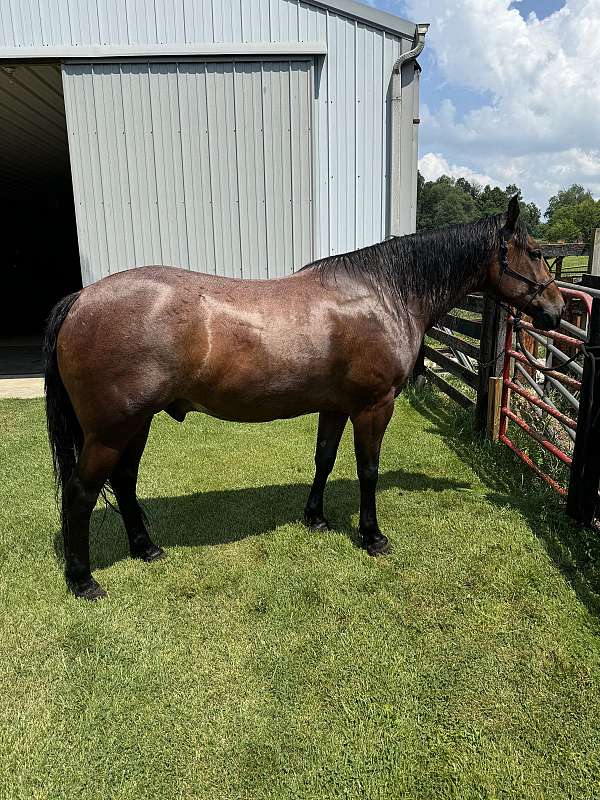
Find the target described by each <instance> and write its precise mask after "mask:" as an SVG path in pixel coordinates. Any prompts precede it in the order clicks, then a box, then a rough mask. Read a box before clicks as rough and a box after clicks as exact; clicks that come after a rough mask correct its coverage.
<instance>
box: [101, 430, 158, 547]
mask: <svg viewBox="0 0 600 800" xmlns="http://www.w3.org/2000/svg"><path fill="white" fill-rule="evenodd" d="M151 422H152V420H151V419H149V420H148V422H146V423H144V426H143V427H142V428H141V429H140V431H139V432H138V433H137V434H136V435H135V436H134V437H133V439H132V440H131V441H130V442H129V444H128V445H127V447H126V448H125V450H124V451H123V455H122V456H121V458H120V460H119V463H118V464H117V466H116V467H115V469H114V470H113V472H112V475H111V476H110V484H111V486H112V489H113V491H114V493H115V497H116V498H117V503H118V504H119V510H120V512H121V515H122V517H123V523H124V524H125V530H126V531H127V538H128V539H129V551H130V553H131V557H132V558H141V559H142V560H143V561H156V560H157V559H159V558H162V557H163V556H164V555H165V553H164V550H162V549H161V548H160V547H157V546H156V545H155V544H154V542H153V541H152V540H151V539H150V536H149V535H148V531H147V529H146V520H145V518H144V512H143V511H142V509H141V507H140V504H139V503H138V500H137V497H136V493H135V489H136V484H137V478H138V470H139V466H140V460H141V458H142V454H143V452H144V448H145V447H146V442H147V440H148V432H149V430H150V423H151Z"/></svg>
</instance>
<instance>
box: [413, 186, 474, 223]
mask: <svg viewBox="0 0 600 800" xmlns="http://www.w3.org/2000/svg"><path fill="white" fill-rule="evenodd" d="M417 188H418V194H417V228H419V229H422V228H438V227H440V226H441V225H449V224H450V223H454V222H472V221H473V220H474V219H477V204H476V202H475V200H474V199H473V197H472V196H471V195H470V194H469V193H467V192H466V191H464V189H463V188H462V187H460V186H457V182H456V181H455V180H454V178H451V177H450V176H449V175H442V176H441V177H440V178H438V179H437V180H436V181H425V180H423V177H422V176H421V177H420V179H419V180H418V181H417Z"/></svg>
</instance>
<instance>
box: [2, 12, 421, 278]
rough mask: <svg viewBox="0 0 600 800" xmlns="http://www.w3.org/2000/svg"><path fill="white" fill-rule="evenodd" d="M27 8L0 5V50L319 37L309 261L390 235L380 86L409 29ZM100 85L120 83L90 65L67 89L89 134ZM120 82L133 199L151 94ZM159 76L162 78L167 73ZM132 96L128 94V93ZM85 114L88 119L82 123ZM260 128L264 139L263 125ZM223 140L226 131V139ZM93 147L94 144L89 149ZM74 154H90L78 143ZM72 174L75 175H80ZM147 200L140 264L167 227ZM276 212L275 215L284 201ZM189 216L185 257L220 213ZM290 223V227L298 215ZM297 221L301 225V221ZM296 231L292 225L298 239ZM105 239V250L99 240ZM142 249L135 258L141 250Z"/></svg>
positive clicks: (407, 87) (409, 83)
mask: <svg viewBox="0 0 600 800" xmlns="http://www.w3.org/2000/svg"><path fill="white" fill-rule="evenodd" d="M26 5H27V9H28V10H27V13H25V11H24V6H23V0H0V57H1V47H2V46H3V45H4V46H7V47H8V46H27V45H30V46H34V45H44V46H52V45H70V46H74V47H77V46H86V45H89V46H92V45H94V46H103V45H107V46H108V45H141V46H143V45H157V46H160V45H161V44H164V45H166V44H177V43H178V44H194V43H206V44H210V43H219V42H225V43H227V42H230V43H232V44H233V45H236V46H237V45H239V44H240V43H243V42H254V43H261V42H263V43H265V42H272V43H285V42H299V43H301V42H324V43H326V46H327V56H326V57H325V58H320V57H319V58H316V59H315V69H314V75H315V87H314V96H313V101H312V106H313V107H312V121H313V157H312V167H313V173H314V189H315V194H314V213H313V214H312V220H313V225H314V256H315V257H322V256H326V255H329V254H333V253H340V252H344V251H348V250H353V249H355V248H357V247H360V246H363V245H368V244H372V243H374V242H378V241H381V240H382V239H383V238H384V237H385V236H386V235H387V234H388V233H389V226H388V215H389V197H388V193H389V190H390V186H389V183H390V176H389V175H388V170H389V165H390V144H391V141H390V137H391V131H390V100H389V96H388V93H389V87H390V78H391V73H392V68H393V65H394V63H395V61H396V59H397V58H398V56H399V55H400V53H401V52H405V51H406V50H408V49H410V47H411V46H412V38H411V36H412V34H410V33H407V35H406V36H403V35H401V34H400V33H392V32H390V31H389V29H388V30H385V29H384V28H383V27H378V26H377V25H376V24H373V25H371V24H369V23H365V22H361V21H360V20H359V19H357V18H356V17H352V16H351V15H345V14H344V13H342V12H338V11H335V10H333V9H331V8H326V7H321V6H319V5H318V4H317V5H313V4H311V3H308V2H302V0H178V2H177V3H170V2H168V1H167V0H87V2H68V3H67V2H65V0H35V2H34V0H26ZM324 5H326V3H325V4H324ZM337 5H343V4H342V3H337ZM174 60H176V59H174ZM130 68H131V69H132V70H134V73H135V70H136V69H139V67H138V65H135V64H132V65H131V67H130ZM74 69H75V67H74V66H68V67H67V70H74ZM403 73H404V81H403V86H402V124H401V128H402V130H401V134H400V148H401V151H402V165H401V176H400V181H399V186H397V187H394V191H396V192H399V194H400V225H401V227H400V230H401V232H402V233H410V232H411V231H412V230H414V224H415V222H414V220H415V200H416V169H417V153H416V135H417V126H415V125H414V124H413V118H414V117H417V116H418V105H417V103H418V99H417V95H416V81H414V80H412V70H411V69H408V68H405V70H403ZM102 80H106V81H107V84H108V83H110V84H111V85H112V84H114V83H115V81H116V80H117V79H116V77H114V76H113V77H110V75H109V76H104V75H102V73H101V71H100V70H98V71H97V73H96V75H95V76H91V75H90V76H89V77H88V79H87V83H86V79H85V78H84V76H82V77H81V79H80V81H79V85H78V86H77V87H75V86H73V88H72V92H71V93H72V94H73V95H77V96H78V97H79V99H80V101H81V102H83V103H84V106H83V108H81V109H79V110H78V109H75V108H73V109H72V112H71V114H70V117H72V118H73V119H78V120H79V123H80V124H81V126H83V127H85V126H88V125H89V126H90V127H91V129H93V126H94V125H95V104H94V103H92V104H91V106H90V104H89V100H84V98H83V88H84V86H88V88H89V85H90V84H91V83H92V82H94V83H95V85H97V84H99V83H100V81H102ZM119 80H121V81H125V84H126V85H127V87H128V88H127V90H126V92H125V93H123V94H119V96H120V97H121V96H122V97H123V113H124V114H125V116H126V119H129V123H128V124H129V128H128V129H130V128H131V125H134V124H137V125H139V127H140V130H141V131H143V136H142V138H141V140H140V141H139V142H136V143H128V147H127V163H126V164H124V163H121V162H119V164H118V166H119V168H121V169H125V170H126V171H128V172H130V173H131V174H132V177H130V178H129V185H130V186H131V187H133V188H132V191H133V192H134V194H135V192H136V191H137V192H138V194H139V193H140V192H141V191H142V190H141V188H140V182H142V181H143V180H144V176H145V173H146V169H147V168H152V160H153V152H154V150H153V146H152V137H151V134H150V133H149V127H148V126H149V124H150V123H148V121H147V120H146V121H145V122H143V123H142V122H139V121H137V120H138V117H139V116H140V115H141V114H142V113H144V114H146V116H147V117H148V115H150V114H151V113H152V112H151V109H150V105H149V103H150V101H149V90H148V88H147V86H146V87H144V84H143V81H142V82H140V81H139V80H137V79H134V78H130V77H126V68H125V67H123V71H122V74H121V77H120V78H119ZM163 80H164V82H168V80H167V79H166V78H165V79H163ZM171 80H172V79H171ZM210 80H212V78H211V79H210ZM252 80H256V78H255V77H254V78H253V79H252ZM177 81H178V82H179V84H180V86H181V85H182V84H185V83H186V81H187V82H189V80H188V78H187V77H186V76H185V75H184V74H183V73H182V72H181V70H180V72H179V75H178V77H177ZM209 82H210V81H209ZM249 82H252V81H249ZM129 92H130V93H131V97H127V96H126V95H127V94H128V93H129ZM104 96H105V92H104V90H102V91H101V90H100V87H99V86H98V97H99V99H100V102H103V99H104ZM245 98H246V95H245V94H244V99H245ZM193 102H194V101H193V100H191V101H190V103H192V105H190V106H183V108H184V116H185V110H186V109H187V110H188V113H190V114H193V113H194V112H193V108H194V106H193ZM198 102H199V111H198V113H200V114H202V113H207V112H206V111H205V109H204V105H203V104H202V103H201V102H200V101H198ZM67 103H68V98H67ZM161 108H162V107H161ZM153 109H155V107H154V106H153ZM88 113H91V114H92V116H91V117H90V119H89V120H88V119H87V115H88ZM154 113H156V110H154ZM226 113H227V108H226V107H225V106H224V107H223V108H221V109H220V110H219V114H220V115H221V117H222V118H223V119H225V116H224V115H225V114H226ZM248 113H250V112H248ZM148 119H150V117H148ZM199 127H200V128H201V127H202V126H201V125H200V126H199ZM90 135H91V134H90ZM265 135H267V136H268V135H269V133H268V131H267V130H266V129H265ZM164 136H167V133H165V134H164ZM182 137H183V141H182V145H181V146H182V148H183V150H184V152H186V153H188V155H187V161H186V162H185V163H190V159H191V155H189V150H190V148H199V147H200V143H197V144H194V143H191V142H189V141H188V140H187V139H186V138H185V135H184V134H182ZM228 141H229V139H227V137H225V142H228ZM206 146H207V145H206ZM223 146H224V145H223ZM246 146H247V149H243V151H238V152H237V153H236V155H237V158H238V159H239V160H240V162H241V163H243V162H244V160H245V159H247V158H250V157H253V158H254V159H255V161H256V163H257V164H259V159H260V152H255V153H254V155H253V156H252V152H251V151H252V147H253V145H252V143H251V142H249V141H248V142H247V143H246ZM78 147H79V146H78V144H77V143H76V142H74V141H73V140H72V148H73V152H72V154H71V157H72V159H73V162H74V165H75V169H76V170H78V169H79V167H78V165H77V163H76V162H77V159H78V156H77V153H78V152H79V150H78ZM186 148H187V150H186ZM90 149H92V150H93V148H92V147H91V145H90ZM131 149H133V151H134V152H135V153H136V154H138V155H139V157H140V158H141V159H142V160H141V161H136V159H135V158H132V157H131V153H130V151H131ZM213 149H214V143H213ZM259 149H260V148H259ZM208 152H210V150H209V151H208ZM81 157H84V158H85V157H87V152H86V151H85V150H84V151H82V153H81ZM105 171H106V170H105ZM116 174H117V173H116V172H115V171H114V170H111V171H110V174H109V175H107V176H104V175H103V176H102V178H103V180H107V179H109V180H111V181H112V180H113V178H114V177H115V176H116ZM74 177H75V180H76V176H74ZM168 177H169V176H168ZM275 177H277V176H275ZM183 180H184V181H187V182H188V185H189V182H190V181H192V182H194V185H199V186H201V187H202V188H201V189H198V191H201V192H204V191H206V187H205V186H204V185H203V184H202V181H205V180H206V178H205V176H204V173H200V172H198V170H197V169H196V172H191V173H190V172H185V174H184V175H183ZM224 180H225V177H224V176H222V175H221V173H219V175H218V181H219V182H218V184H217V186H216V190H217V191H218V192H219V191H221V183H222V182H223V181H224ZM302 180H304V174H303V175H302ZM94 186H95V187H96V188H95V191H96V192H97V193H98V192H100V193H102V192H103V191H104V190H103V189H102V190H101V189H99V188H98V187H99V184H98V183H96V184H94ZM136 186H138V188H137V189H135V187H136ZM167 188H168V187H167ZM242 190H244V191H246V192H251V191H252V185H251V182H250V184H249V183H248V179H242V182H241V186H240V191H242ZM80 191H83V192H85V193H86V194H90V193H91V192H92V190H90V189H89V188H88V187H81V188H80ZM106 191H107V194H109V195H111V194H113V189H112V187H111V186H107V187H106ZM157 191H162V192H163V193H164V191H166V189H165V187H163V186H162V184H160V185H159V186H155V187H154V188H153V189H152V192H157ZM170 191H174V190H170ZM187 196H188V195H187V190H186V197H187ZM194 197H195V195H194ZM96 199H97V200H99V199H101V198H96ZM151 202H152V203H153V202H154V201H153V200H152V201H151V198H149V197H146V198H140V205H139V207H138V209H137V210H136V211H135V212H134V213H135V214H137V217H138V223H136V225H134V230H136V229H137V224H139V221H143V222H144V223H145V224H146V225H148V226H150V227H151V230H152V236H151V237H149V239H148V241H150V240H151V241H152V249H150V248H149V245H148V243H147V241H146V239H145V238H144V243H143V246H142V245H141V244H140V243H138V241H137V238H136V239H134V246H135V248H136V251H135V257H136V260H137V259H138V258H139V257H143V258H144V260H147V257H148V250H149V251H150V253H155V252H157V247H160V243H161V241H162V240H163V239H164V237H165V231H164V230H162V229H161V230H159V227H158V221H157V215H156V207H155V206H153V207H152V208H150V205H151ZM276 211H277V213H278V214H280V215H282V214H283V210H282V209H280V208H278V209H276ZM185 213H186V214H187V215H188V216H189V215H193V216H195V219H196V220H197V226H198V230H197V231H196V232H194V233H192V234H190V238H191V241H190V242H188V243H187V244H186V245H185V246H186V247H188V248H190V249H191V252H192V253H193V252H194V248H195V247H197V245H196V244H195V241H196V239H197V238H201V237H202V235H203V234H202V230H201V228H200V226H201V225H204V226H205V229H206V230H209V229H210V226H211V225H212V226H216V227H217V229H218V230H220V227H219V226H222V224H223V220H222V219H221V217H220V216H219V215H218V214H217V215H216V218H215V219H213V217H212V215H208V214H206V213H205V210H203V209H200V210H199V209H197V208H196V207H195V206H194V207H193V208H192V207H191V206H190V207H188V204H187V203H186V211H185ZM200 213H202V219H201V221H200V216H199V214H200ZM96 216H97V215H96ZM109 217H110V215H109ZM94 219H95V215H94V214H92V213H91V212H90V224H92V223H93V222H94ZM251 219H252V215H250V216H249V217H246V218H244V219H243V220H242V229H241V230H240V238H241V239H242V240H243V241H244V242H245V244H246V245H247V243H248V241H249V242H250V244H249V245H248V246H250V247H253V248H255V249H256V250H257V252H261V251H260V248H261V247H263V248H265V247H266V246H267V245H266V244H265V233H264V231H262V229H261V227H260V225H261V223H260V220H259V221H258V222H257V223H256V225H257V226H258V229H257V230H255V229H254V223H252V224H251V222H250V220H251ZM282 220H283V221H282V224H286V223H285V215H283V217H282ZM293 220H294V224H296V216H295V215H294V216H293ZM98 224H99V221H98ZM178 224H179V225H180V224H181V222H180V220H179V218H178V217H176V216H175V217H174V219H173V221H172V223H170V225H175V228H173V227H171V228H170V229H169V236H172V235H173V233H172V231H173V230H175V229H176V226H177V225H178ZM226 224H227V226H228V227H229V226H230V224H231V223H230V222H229V220H226ZM234 224H236V223H234ZM301 224H302V226H304V225H305V224H307V223H306V222H305V219H304V217H302V223H301ZM297 232H298V228H297V227H296V228H295V229H294V236H296V235H297ZM274 236H275V232H274V231H272V230H271V226H269V227H268V229H267V232H266V237H267V239H266V241H267V243H268V245H269V247H270V251H271V252H273V251H276V250H277V246H278V244H277V241H276V240H273V237H274ZM244 237H245V238H244ZM100 240H101V236H100V235H99V236H98V249H101V244H100ZM157 243H158V244H157ZM103 246H104V247H105V248H106V247H108V245H106V244H105V245H103ZM183 246H184V245H182V247H183ZM223 247H225V245H223ZM140 248H141V256H138V251H139V250H140ZM173 250H174V251H175V248H173ZM213 257H214V259H215V263H221V262H219V260H218V259H219V257H221V259H222V258H223V257H222V256H219V254H218V253H217V254H215V255H214V256H213ZM257 263H259V262H257ZM260 263H263V262H260Z"/></svg>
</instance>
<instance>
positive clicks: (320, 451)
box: [315, 442, 337, 474]
mask: <svg viewBox="0 0 600 800" xmlns="http://www.w3.org/2000/svg"><path fill="white" fill-rule="evenodd" d="M336 455H337V448H334V447H332V446H331V445H329V444H327V442H323V443H321V442H319V444H318V445H317V450H316V453H315V467H316V468H317V471H318V472H325V473H327V474H329V473H330V472H331V471H332V469H333V466H334V464H335V457H336Z"/></svg>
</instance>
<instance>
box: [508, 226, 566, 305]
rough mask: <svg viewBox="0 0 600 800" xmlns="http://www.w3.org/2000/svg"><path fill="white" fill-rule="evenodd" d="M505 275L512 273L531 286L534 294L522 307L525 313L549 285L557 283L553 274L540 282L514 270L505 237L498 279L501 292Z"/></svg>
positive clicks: (511, 275) (511, 274)
mask: <svg viewBox="0 0 600 800" xmlns="http://www.w3.org/2000/svg"><path fill="white" fill-rule="evenodd" d="M505 275H510V277H511V278H516V279H517V280H519V281H521V282H522V283H525V284H527V286H530V287H531V290H532V294H531V297H530V298H529V300H528V301H527V303H526V304H525V306H524V307H523V308H522V309H521V313H522V314H524V313H525V312H526V311H527V309H528V308H529V306H530V305H531V304H532V303H533V301H534V300H535V298H536V297H539V295H540V294H541V293H542V292H543V291H545V290H546V289H547V288H548V286H550V285H551V284H553V283H556V278H553V277H552V275H551V276H550V277H549V278H548V280H547V281H544V283H540V282H539V281H535V280H533V278H528V277H527V275H522V274H521V273H520V272H517V271H516V270H514V269H513V268H512V267H511V266H510V264H509V263H508V243H507V241H506V240H505V239H504V237H502V238H501V240H500V279H499V281H498V286H497V290H498V292H500V287H501V285H502V279H503V278H504V276H505Z"/></svg>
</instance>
